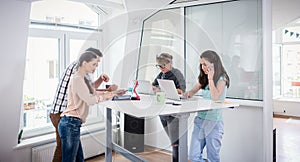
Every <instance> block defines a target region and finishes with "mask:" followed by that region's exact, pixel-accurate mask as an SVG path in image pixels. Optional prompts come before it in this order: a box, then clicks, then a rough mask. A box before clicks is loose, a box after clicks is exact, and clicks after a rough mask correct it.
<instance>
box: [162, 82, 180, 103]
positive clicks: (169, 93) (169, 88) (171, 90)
mask: <svg viewBox="0 0 300 162" xmlns="http://www.w3.org/2000/svg"><path fill="white" fill-rule="evenodd" d="M157 81H158V84H159V87H160V89H161V90H162V91H163V92H165V93H166V98H167V99H171V100H176V101H180V100H181V99H184V97H183V96H181V95H179V94H178V92H177V89H176V87H175V84H174V81H173V80H166V79H157Z"/></svg>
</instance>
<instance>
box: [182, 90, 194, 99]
mask: <svg viewBox="0 0 300 162" xmlns="http://www.w3.org/2000/svg"><path fill="white" fill-rule="evenodd" d="M183 96H184V97H186V98H191V97H192V96H193V95H192V93H191V92H190V91H187V92H185V93H183Z"/></svg>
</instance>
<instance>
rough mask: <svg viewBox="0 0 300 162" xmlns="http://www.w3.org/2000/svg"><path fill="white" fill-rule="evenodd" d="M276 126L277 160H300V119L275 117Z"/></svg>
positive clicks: (284, 161)
mask: <svg viewBox="0 0 300 162" xmlns="http://www.w3.org/2000/svg"><path fill="white" fill-rule="evenodd" d="M273 126H274V128H276V150H277V151H276V161H277V162H300V119H299V118H273Z"/></svg>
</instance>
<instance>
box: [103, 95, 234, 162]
mask: <svg viewBox="0 0 300 162" xmlns="http://www.w3.org/2000/svg"><path fill="white" fill-rule="evenodd" d="M140 97H141V100H119V101H107V102H102V103H101V105H104V106H105V107H106V108H107V109H106V117H107V120H106V149H105V161H106V162H111V161H112V151H113V150H114V151H115V152H117V153H119V154H121V155H123V156H124V157H126V158H127V159H129V160H131V161H134V162H144V161H146V160H144V159H142V158H140V157H139V156H137V155H135V154H133V153H131V152H129V151H128V150H126V149H125V148H123V147H121V146H119V145H118V144H116V143H114V142H113V141H112V110H115V111H119V112H122V113H125V114H128V115H131V116H134V117H137V118H146V119H147V118H148V117H155V116H159V115H174V116H176V117H177V118H178V119H179V146H178V147H179V148H178V151H179V162H186V161H187V159H188V141H187V140H188V135H187V134H188V118H189V116H190V113H194V112H198V111H205V110H212V109H220V108H234V107H237V106H239V105H238V104H236V103H230V102H221V103H216V102H213V101H211V100H206V99H203V98H201V97H197V96H195V97H193V98H192V99H186V100H183V101H171V100H170V101H171V102H176V103H179V104H180V105H173V104H169V103H166V104H159V103H157V102H156V96H151V95H141V96H140ZM168 101H169V100H168Z"/></svg>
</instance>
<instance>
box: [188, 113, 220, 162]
mask: <svg viewBox="0 0 300 162" xmlns="http://www.w3.org/2000/svg"><path fill="white" fill-rule="evenodd" d="M223 134H224V124H223V121H210V120H205V119H201V118H199V117H196V118H195V120H194V130H193V133H192V139H191V146H190V155H189V156H190V161H191V162H205V160H203V157H202V153H203V149H204V147H205V146H206V151H207V160H208V161H209V162H220V155H219V153H220V149H221V140H222V137H223Z"/></svg>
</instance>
